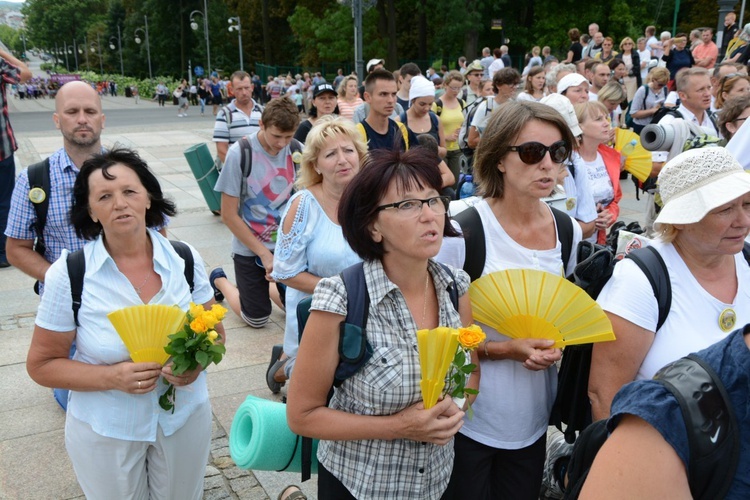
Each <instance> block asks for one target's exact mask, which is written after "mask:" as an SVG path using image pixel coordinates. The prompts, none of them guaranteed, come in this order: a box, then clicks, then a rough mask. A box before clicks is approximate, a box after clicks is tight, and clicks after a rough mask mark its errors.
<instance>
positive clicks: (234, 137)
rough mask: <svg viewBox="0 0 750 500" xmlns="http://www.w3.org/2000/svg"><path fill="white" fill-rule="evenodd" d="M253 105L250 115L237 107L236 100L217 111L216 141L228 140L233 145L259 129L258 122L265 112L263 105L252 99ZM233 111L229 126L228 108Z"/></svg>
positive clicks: (215, 124)
mask: <svg viewBox="0 0 750 500" xmlns="http://www.w3.org/2000/svg"><path fill="white" fill-rule="evenodd" d="M252 103H253V107H252V111H250V115H249V116H248V115H246V114H245V112H244V111H242V110H241V109H237V106H235V104H234V102H230V103H229V104H227V105H226V106H225V107H224V108H221V109H220V110H219V112H218V113H216V122H215V123H214V142H228V143H229V145H230V146H231V145H232V144H234V143H235V142H237V141H239V140H240V139H242V138H243V137H245V136H246V135H250V134H252V133H253V132H257V131H258V130H259V127H258V122H260V116H261V114H262V113H263V107H262V106H261V105H260V104H258V103H256V102H255V101H252ZM227 109H228V110H229V111H231V112H232V116H231V119H230V120H229V121H230V123H229V126H227V116H226V110H227Z"/></svg>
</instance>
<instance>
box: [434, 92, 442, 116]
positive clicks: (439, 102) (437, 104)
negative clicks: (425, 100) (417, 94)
mask: <svg viewBox="0 0 750 500" xmlns="http://www.w3.org/2000/svg"><path fill="white" fill-rule="evenodd" d="M435 114H436V115H438V116H440V115H441V114H443V100H442V99H441V98H439V97H438V98H437V101H435Z"/></svg>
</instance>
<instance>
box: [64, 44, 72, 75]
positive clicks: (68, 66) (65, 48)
mask: <svg viewBox="0 0 750 500" xmlns="http://www.w3.org/2000/svg"><path fill="white" fill-rule="evenodd" d="M63 52H64V53H65V67H66V68H67V69H68V71H70V64H68V46H67V45H63Z"/></svg>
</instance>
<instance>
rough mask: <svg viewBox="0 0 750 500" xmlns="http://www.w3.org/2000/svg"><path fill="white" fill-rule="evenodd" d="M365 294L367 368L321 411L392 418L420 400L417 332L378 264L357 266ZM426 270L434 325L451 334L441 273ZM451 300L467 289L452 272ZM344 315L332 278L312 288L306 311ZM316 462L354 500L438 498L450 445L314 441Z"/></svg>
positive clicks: (454, 314) (449, 464) (449, 463)
mask: <svg viewBox="0 0 750 500" xmlns="http://www.w3.org/2000/svg"><path fill="white" fill-rule="evenodd" d="M364 270H365V280H366V283H367V290H368V292H369V294H370V309H369V316H368V319H367V340H368V341H369V342H370V345H371V346H372V348H373V351H374V353H373V356H372V358H371V359H370V361H369V362H368V363H367V364H366V365H365V366H364V367H363V368H362V369H361V370H360V371H359V372H358V373H357V374H356V375H354V376H353V377H351V378H349V379H347V380H346V381H345V382H344V383H343V384H342V385H341V387H338V388H337V389H336V392H335V394H334V396H333V398H332V399H331V402H330V404H329V406H330V407H331V408H335V409H338V410H342V411H345V412H348V413H356V414H360V415H392V414H394V413H397V412H399V411H401V410H403V409H404V408H407V407H409V406H411V405H413V404H415V403H417V402H419V401H421V399H422V395H421V391H420V388H419V380H420V378H421V376H420V371H419V353H418V351H417V337H416V331H417V324H416V323H415V321H414V318H413V317H412V315H411V312H410V311H409V308H408V306H407V305H406V300H405V299H404V296H403V295H402V293H401V291H400V290H399V288H398V287H397V286H396V285H395V284H393V283H392V282H391V281H390V280H389V279H388V277H387V276H386V274H385V271H384V270H383V265H382V263H381V262H380V261H373V262H365V264H364ZM429 270H430V273H431V275H432V277H433V280H434V282H435V288H436V290H437V291H438V302H439V305H440V322H439V324H440V325H443V326H451V327H454V328H455V327H459V326H461V319H460V317H459V314H458V311H456V310H455V309H454V307H453V304H452V303H451V301H450V296H449V295H448V292H447V288H448V287H449V286H450V285H451V284H452V280H451V278H450V276H449V275H448V273H447V272H446V271H445V270H444V269H443V268H442V267H441V266H440V265H439V264H436V263H435V262H433V261H430V263H429ZM454 275H455V280H456V286H457V290H458V295H459V296H462V295H464V294H465V293H466V292H467V291H468V289H469V277H468V275H467V274H466V273H465V272H464V271H462V270H454ZM311 309H313V310H318V311H328V312H332V313H335V314H340V315H342V316H345V315H346V290H345V288H344V284H343V283H342V281H341V278H340V277H339V276H334V277H332V278H324V279H322V280H321V281H320V282H319V283H318V285H317V286H316V287H315V293H314V295H313V302H312V308H311ZM318 460H319V461H320V463H321V464H323V466H324V467H325V468H326V469H327V470H329V471H330V472H331V473H332V474H333V475H334V476H335V477H336V478H338V479H339V481H341V482H342V483H343V484H344V486H346V488H347V489H348V490H349V491H350V492H351V493H352V494H353V495H354V496H355V497H356V498H368V499H378V498H382V499H388V500H391V499H394V498H420V499H421V498H424V499H431V498H435V499H437V498H440V496H441V495H442V494H443V492H444V491H445V488H446V487H447V485H448V480H449V478H450V475H451V470H452V469H453V443H452V442H451V443H449V444H447V445H445V446H438V445H434V444H429V443H421V442H417V441H410V440H407V439H396V440H393V441H386V440H361V441H320V444H319V446H318Z"/></svg>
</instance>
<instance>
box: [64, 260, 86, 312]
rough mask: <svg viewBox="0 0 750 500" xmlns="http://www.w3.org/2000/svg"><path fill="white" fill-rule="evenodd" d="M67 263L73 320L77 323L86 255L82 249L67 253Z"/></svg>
mask: <svg viewBox="0 0 750 500" xmlns="http://www.w3.org/2000/svg"><path fill="white" fill-rule="evenodd" d="M66 264H67V265H68V278H69V279H70V297H71V299H73V302H72V309H73V320H74V321H75V323H76V326H81V325H80V323H78V311H79V310H80V309H81V296H82V295H83V276H84V275H85V274H86V257H85V256H84V255H83V249H80V250H76V251H75V252H72V253H69V254H68V258H67V259H66Z"/></svg>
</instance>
